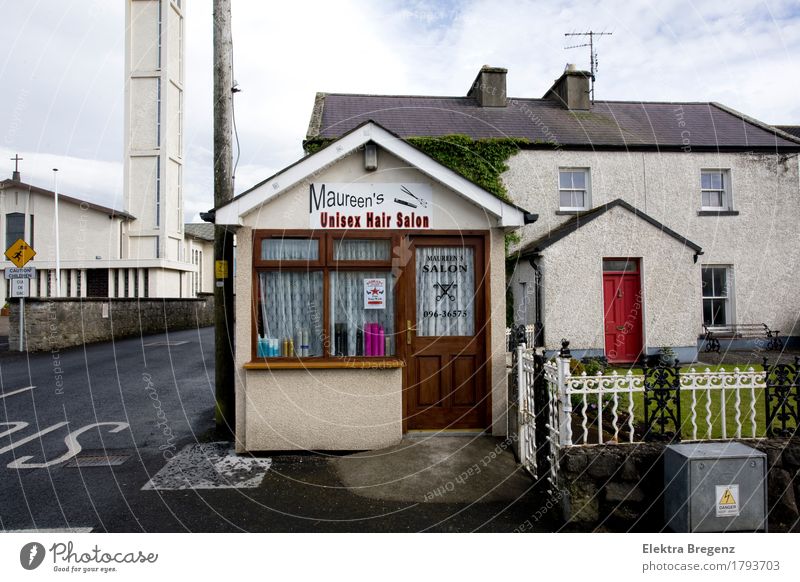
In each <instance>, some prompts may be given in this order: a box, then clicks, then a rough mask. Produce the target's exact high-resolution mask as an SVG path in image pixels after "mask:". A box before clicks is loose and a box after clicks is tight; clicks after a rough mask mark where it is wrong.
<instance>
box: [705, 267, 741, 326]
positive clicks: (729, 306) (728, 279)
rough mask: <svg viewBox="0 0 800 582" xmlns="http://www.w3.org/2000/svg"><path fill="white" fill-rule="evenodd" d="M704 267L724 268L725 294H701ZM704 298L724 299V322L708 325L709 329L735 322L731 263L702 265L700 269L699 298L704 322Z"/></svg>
mask: <svg viewBox="0 0 800 582" xmlns="http://www.w3.org/2000/svg"><path fill="white" fill-rule="evenodd" d="M705 269H725V285H726V287H727V289H728V293H727V295H708V296H706V295H704V294H703V270H705ZM706 299H716V300H719V299H724V300H725V301H726V306H725V313H726V314H727V317H726V320H725V323H722V324H720V323H717V324H714V325H708V327H709V328H710V329H720V328H725V327H728V326H731V325H734V324H735V323H736V309H735V308H736V305H735V302H734V279H733V265H702V266H701V270H700V300H701V312H700V316H701V320H702V321H703V323H704V324H705V301H706Z"/></svg>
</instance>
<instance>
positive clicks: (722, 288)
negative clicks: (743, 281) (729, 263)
mask: <svg viewBox="0 0 800 582" xmlns="http://www.w3.org/2000/svg"><path fill="white" fill-rule="evenodd" d="M726 275H727V269H725V268H724V267H722V268H716V269H713V276H714V296H715V297H727V296H728V282H727V276H726Z"/></svg>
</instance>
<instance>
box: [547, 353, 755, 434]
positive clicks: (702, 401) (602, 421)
mask: <svg viewBox="0 0 800 582" xmlns="http://www.w3.org/2000/svg"><path fill="white" fill-rule="evenodd" d="M566 366H567V370H566V372H565V373H564V375H563V376H564V377H563V385H562V386H559V387H557V388H558V389H559V391H561V392H562V393H563V394H564V402H565V408H566V409H567V410H566V412H567V416H568V417H569V422H565V425H566V431H565V439H564V444H565V445H572V444H590V443H598V444H600V443H608V442H611V443H614V442H634V441H637V440H641V439H640V438H639V437H641V436H642V433H641V432H639V433H638V434H637V430H636V428H637V425H641V423H642V422H643V421H644V420H645V414H646V412H645V394H644V393H645V377H644V375H643V374H633V373H632V372H630V371H629V372H627V373H626V374H618V373H617V372H612V373H611V374H607V375H604V374H602V372H599V373H598V374H597V375H596V376H588V375H587V374H586V373H585V372H583V373H582V374H581V375H580V376H572V375H570V374H569V368H568V367H569V362H568V361H567V362H566ZM677 381H678V383H679V385H680V395H679V396H678V398H680V399H681V403H680V404H681V415H680V426H677V427H674V428H675V429H676V431H678V432H680V433H681V434H682V438H683V440H694V441H696V440H704V439H713V438H721V439H727V438H732V437H735V438H758V437H760V436H763V434H764V429H765V427H764V426H763V419H762V425H761V426H759V423H758V414H757V409H756V407H757V406H758V405H759V403H760V402H761V401H762V400H763V397H762V395H761V392H762V391H763V390H764V389H765V388H766V373H765V372H763V371H756V370H754V369H753V368H752V367H751V368H748V369H747V370H744V371H742V370H740V369H739V368H734V369H733V370H732V371H728V370H726V369H724V368H720V369H719V370H718V371H712V370H710V369H709V368H706V369H705V370H702V371H698V370H696V369H695V368H692V369H690V370H689V371H688V372H681V373H680V374H679V375H678V376H677ZM565 420H566V419H565ZM575 425H577V426H576V428H575V431H574V432H575V433H576V434H574V435H573V426H575ZM590 433H593V434H591V436H590Z"/></svg>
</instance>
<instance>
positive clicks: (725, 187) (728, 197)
mask: <svg viewBox="0 0 800 582" xmlns="http://www.w3.org/2000/svg"><path fill="white" fill-rule="evenodd" d="M705 174H720V176H721V178H722V189H721V190H720V189H719V188H703V175H705ZM706 192H722V197H723V198H722V205H721V206H706V205H705V204H704V201H703V194H705V193H706ZM700 210H704V211H711V212H725V211H729V210H733V193H732V189H731V171H730V169H729V168H701V170H700Z"/></svg>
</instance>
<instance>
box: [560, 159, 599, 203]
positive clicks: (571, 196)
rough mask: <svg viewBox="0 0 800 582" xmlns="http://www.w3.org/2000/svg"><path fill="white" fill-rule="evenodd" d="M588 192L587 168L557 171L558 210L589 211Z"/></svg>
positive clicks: (589, 196) (589, 194) (589, 193)
mask: <svg viewBox="0 0 800 582" xmlns="http://www.w3.org/2000/svg"><path fill="white" fill-rule="evenodd" d="M590 190H591V189H590V180H589V169H588V168H562V169H560V170H559V171H558V197H559V209H560V210H575V211H578V210H589V208H591V200H590V198H591V191H590Z"/></svg>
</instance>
